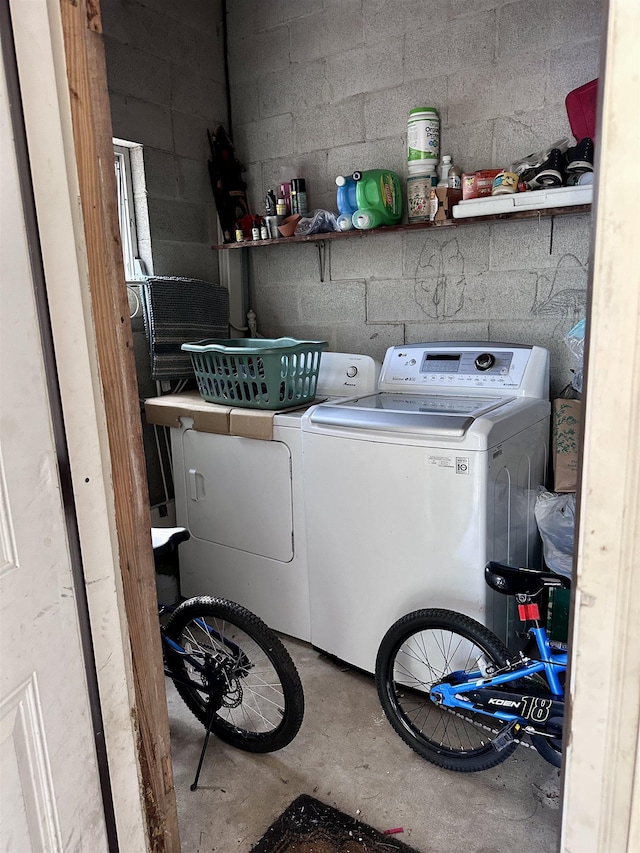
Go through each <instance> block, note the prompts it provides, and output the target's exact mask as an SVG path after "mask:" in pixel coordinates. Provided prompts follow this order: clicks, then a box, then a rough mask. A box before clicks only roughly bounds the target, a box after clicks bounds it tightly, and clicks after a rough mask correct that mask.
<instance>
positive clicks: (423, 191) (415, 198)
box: [407, 165, 438, 222]
mask: <svg viewBox="0 0 640 853" xmlns="http://www.w3.org/2000/svg"><path fill="white" fill-rule="evenodd" d="M437 180H438V178H437V176H436V170H435V166H433V165H430V166H429V167H427V166H424V167H423V169H422V172H421V173H420V174H413V175H409V177H408V178H407V215H408V218H409V222H428V221H429V219H430V218H432V217H431V202H432V199H431V190H432V189H433V187H435V185H436V182H437Z"/></svg>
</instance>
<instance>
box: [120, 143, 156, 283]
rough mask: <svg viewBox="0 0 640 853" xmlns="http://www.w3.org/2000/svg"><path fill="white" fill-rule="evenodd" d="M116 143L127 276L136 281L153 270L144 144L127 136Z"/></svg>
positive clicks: (127, 278)
mask: <svg viewBox="0 0 640 853" xmlns="http://www.w3.org/2000/svg"><path fill="white" fill-rule="evenodd" d="M113 143H114V144H113V154H114V165H115V172H116V188H117V191H118V219H119V222H120V237H121V242H122V258H123V261H124V275H125V279H126V281H127V282H136V281H141V280H142V279H144V278H145V276H146V275H147V271H149V272H151V271H152V266H151V263H150V261H151V258H150V256H149V255H150V252H149V250H150V240H149V239H148V233H149V224H148V215H147V204H146V187H145V180H144V162H143V158H142V146H141V145H137V144H136V143H133V142H127V141H125V140H123V139H114V140H113ZM141 232H142V233H141ZM145 234H146V235H147V239H146V240H145V239H144V235H145ZM145 244H148V245H145ZM145 248H146V251H145ZM145 255H147V257H145Z"/></svg>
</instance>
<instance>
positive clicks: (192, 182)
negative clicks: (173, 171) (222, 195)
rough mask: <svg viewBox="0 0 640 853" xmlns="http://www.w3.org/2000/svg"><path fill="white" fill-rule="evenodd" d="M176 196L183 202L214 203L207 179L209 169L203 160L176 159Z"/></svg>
mask: <svg viewBox="0 0 640 853" xmlns="http://www.w3.org/2000/svg"><path fill="white" fill-rule="evenodd" d="M176 167H177V173H178V194H179V196H180V198H182V199H184V200H185V201H203V202H205V203H207V204H212V203H214V197H213V189H212V187H211V180H210V178H209V169H208V167H207V163H206V161H205V160H190V159H188V158H186V157H178V158H177V160H176Z"/></svg>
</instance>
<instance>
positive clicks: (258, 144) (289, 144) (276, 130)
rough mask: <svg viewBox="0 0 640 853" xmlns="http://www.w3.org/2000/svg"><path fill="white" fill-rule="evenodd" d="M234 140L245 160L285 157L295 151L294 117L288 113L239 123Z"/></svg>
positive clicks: (235, 129)
mask: <svg viewBox="0 0 640 853" xmlns="http://www.w3.org/2000/svg"><path fill="white" fill-rule="evenodd" d="M234 142H235V147H236V151H237V153H238V156H239V157H240V159H241V160H243V162H247V163H249V162H252V163H255V162H257V161H260V160H270V159H272V158H273V157H285V156H286V155H288V154H292V153H293V119H292V117H291V115H288V114H287V115H282V116H277V117H272V118H265V119H259V120H258V121H252V122H248V123H247V124H240V125H237V126H235V127H234Z"/></svg>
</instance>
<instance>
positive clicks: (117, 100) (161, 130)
mask: <svg viewBox="0 0 640 853" xmlns="http://www.w3.org/2000/svg"><path fill="white" fill-rule="evenodd" d="M109 102H110V105H111V122H112V126H113V135H114V136H115V137H117V138H119V139H127V140H129V141H131V142H138V143H140V145H148V146H150V147H151V148H157V149H160V150H161V151H172V150H173V130H172V124H171V112H170V111H169V108H168V107H162V106H159V105H157V104H151V103H149V102H148V101H141V100H139V99H138V98H128V97H126V96H124V95H120V94H119V93H118V92H110V93H109Z"/></svg>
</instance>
